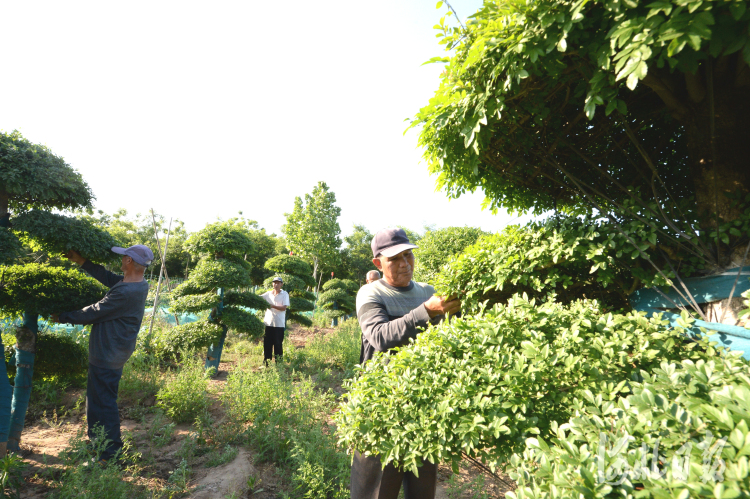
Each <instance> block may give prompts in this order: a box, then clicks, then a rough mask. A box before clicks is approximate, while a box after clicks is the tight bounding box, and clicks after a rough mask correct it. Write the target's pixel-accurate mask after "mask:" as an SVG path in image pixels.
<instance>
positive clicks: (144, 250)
mask: <svg viewBox="0 0 750 499" xmlns="http://www.w3.org/2000/svg"><path fill="white" fill-rule="evenodd" d="M112 251H113V252H115V253H117V254H118V255H127V256H129V257H130V258H132V259H133V261H134V262H135V263H137V264H138V265H143V266H144V267H148V266H149V265H151V262H152V261H153V260H154V253H153V252H152V251H151V248H149V247H148V246H144V245H143V244H136V245H135V246H131V247H130V248H120V247H119V246H113V247H112Z"/></svg>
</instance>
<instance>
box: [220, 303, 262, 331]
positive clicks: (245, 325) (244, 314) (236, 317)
mask: <svg viewBox="0 0 750 499" xmlns="http://www.w3.org/2000/svg"><path fill="white" fill-rule="evenodd" d="M221 322H222V323H223V324H226V325H227V326H228V327H229V328H231V329H232V330H233V331H236V332H238V333H244V334H247V335H248V336H250V337H251V338H261V337H262V336H263V334H264V333H265V327H264V326H263V323H262V322H261V321H259V320H258V318H257V317H256V316H255V315H253V314H252V313H251V312H248V311H246V310H242V309H241V308H234V307H229V308H226V309H224V311H223V312H222V314H221Z"/></svg>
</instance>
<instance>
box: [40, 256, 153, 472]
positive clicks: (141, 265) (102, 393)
mask: <svg viewBox="0 0 750 499" xmlns="http://www.w3.org/2000/svg"><path fill="white" fill-rule="evenodd" d="M112 251H113V252H115V253H117V254H118V255H122V265H121V268H122V271H123V274H124V275H118V274H114V273H112V272H109V271H108V270H106V269H105V268H104V267H102V266H101V265H96V264H94V263H91V262H89V261H88V260H86V259H85V258H83V257H82V256H81V254H80V253H78V252H77V251H68V252H67V253H66V254H65V255H64V256H65V258H67V259H69V260H71V261H73V262H75V263H77V264H78V265H80V266H81V268H82V269H83V270H85V271H86V272H87V273H88V274H90V275H91V277H93V278H94V279H96V280H97V281H99V282H101V283H102V284H104V285H105V286H107V287H108V288H109V291H107V294H106V295H105V296H104V298H102V299H101V300H99V301H98V302H97V303H94V304H93V305H89V306H87V307H84V308H82V309H81V310H76V311H73V312H63V313H61V314H59V315H58V316H53V320H56V321H57V322H63V323H67V324H92V327H91V336H90V337H89V372H88V382H87V385H86V422H87V423H88V435H89V439H91V440H93V439H94V431H93V430H94V427H96V426H102V427H103V428H104V430H105V432H106V436H107V438H108V439H109V440H111V441H112V442H111V443H110V444H109V445H108V447H107V448H106V449H105V450H104V451H103V453H102V454H101V456H100V457H101V459H103V460H105V461H106V460H108V459H111V458H113V457H114V456H115V454H117V452H118V451H119V450H120V449H122V438H121V436H120V412H119V410H118V408H117V391H118V389H119V385H120V378H121V377H122V367H123V366H124V365H125V362H127V360H128V359H129V358H130V356H131V355H132V354H133V351H134V350H135V342H136V338H137V336H138V331H139V330H140V328H141V321H142V320H143V312H144V308H145V305H146V297H147V296H148V282H146V280H145V279H144V278H143V274H144V272H145V270H146V267H148V266H149V265H150V264H151V261H152V260H153V259H154V254H153V252H152V251H151V250H150V249H149V248H148V247H147V246H144V245H142V244H136V245H135V246H131V247H129V248H120V247H118V246H115V247H113V248H112Z"/></svg>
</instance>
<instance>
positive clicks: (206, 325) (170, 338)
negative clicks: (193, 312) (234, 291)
mask: <svg viewBox="0 0 750 499" xmlns="http://www.w3.org/2000/svg"><path fill="white" fill-rule="evenodd" d="M222 333H223V328H222V327H221V325H220V324H214V323H211V322H207V321H198V322H190V323H187V324H181V325H179V326H175V327H173V328H159V329H155V330H154V332H153V333H152V336H151V339H150V341H148V348H150V349H151V350H152V351H153V352H154V354H155V355H156V356H157V357H160V358H162V359H164V358H170V357H172V358H174V357H177V356H179V355H180V352H182V351H183V350H186V349H195V348H204V347H207V346H209V345H212V344H215V343H217V342H218V341H219V339H220V338H221V335H222Z"/></svg>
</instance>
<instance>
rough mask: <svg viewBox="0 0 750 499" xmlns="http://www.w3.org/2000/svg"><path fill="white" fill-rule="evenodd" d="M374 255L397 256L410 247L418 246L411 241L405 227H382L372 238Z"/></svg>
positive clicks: (375, 256) (374, 256)
mask: <svg viewBox="0 0 750 499" xmlns="http://www.w3.org/2000/svg"><path fill="white" fill-rule="evenodd" d="M370 246H372V256H373V258H377V257H378V255H383V256H387V257H391V256H395V255H398V254H399V253H401V252H402V251H406V250H408V249H413V248H418V246H415V245H414V244H411V243H410V242H409V237H408V236H407V235H406V232H405V231H404V229H381V230H379V231H378V233H377V234H375V237H373V238H372V244H371V245H370Z"/></svg>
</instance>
